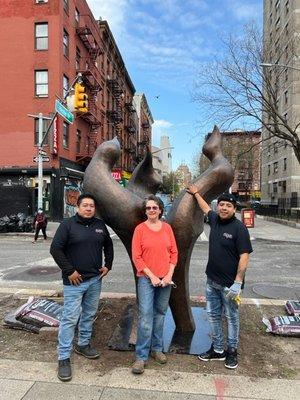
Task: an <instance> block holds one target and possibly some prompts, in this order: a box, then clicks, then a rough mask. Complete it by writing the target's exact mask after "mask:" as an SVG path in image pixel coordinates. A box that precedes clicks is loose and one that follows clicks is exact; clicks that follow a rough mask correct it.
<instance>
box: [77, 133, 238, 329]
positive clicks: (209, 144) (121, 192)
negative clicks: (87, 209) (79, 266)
mask: <svg viewBox="0 0 300 400" xmlns="http://www.w3.org/2000/svg"><path fill="white" fill-rule="evenodd" d="M120 152H121V149H120V144H119V142H118V140H117V139H113V140H110V141H107V142H104V143H102V144H101V145H100V146H99V147H98V149H97V150H96V152H95V154H94V156H93V158H92V160H91V162H90V164H89V166H88V167H87V169H86V172H85V176H84V182H83V186H84V191H85V192H89V193H91V194H93V195H94V196H95V198H96V200H97V212H98V215H99V216H100V217H101V218H102V219H103V220H104V222H105V223H106V224H107V225H108V226H110V227H111V228H112V229H113V230H114V231H115V232H116V234H117V235H118V236H119V238H120V239H121V240H122V242H123V244H124V246H125V248H126V250H127V252H128V255H129V257H130V259H131V240H132V236H133V232H134V229H135V227H136V226H137V225H138V224H139V223H140V222H142V221H144V220H145V215H144V213H143V210H142V204H143V201H144V199H145V197H146V196H147V195H149V194H151V193H152V194H155V193H156V192H157V190H158V188H159V186H160V185H161V180H160V177H159V175H158V174H157V173H156V172H155V171H154V169H153V166H152V155H151V153H150V151H149V149H148V152H147V154H146V156H145V158H144V159H143V161H142V162H141V163H140V164H139V165H138V166H137V167H136V169H135V171H134V173H133V175H132V177H131V179H130V182H129V184H128V186H127V188H123V187H122V186H121V185H120V184H119V183H118V182H116V181H115V180H114V178H113V177H112V174H111V170H112V168H113V166H114V165H115V163H116V162H117V160H118V158H119V156H120ZM203 153H204V154H205V155H206V156H207V157H208V159H209V160H210V161H211V165H210V167H209V168H208V169H207V170H206V171H205V172H204V173H203V174H202V175H200V176H199V177H198V178H196V179H195V180H194V181H193V184H195V185H196V186H197V188H198V190H199V192H200V193H201V195H202V196H203V197H204V198H205V200H206V201H207V202H210V201H211V200H212V199H214V198H215V197H216V196H217V195H218V194H220V193H222V192H224V190H226V189H227V188H228V187H229V186H230V185H231V183H232V181H233V170H232V168H231V166H230V164H229V163H228V161H227V160H226V159H225V158H224V157H223V155H222V151H221V135H220V132H219V130H218V128H217V127H214V130H213V132H212V134H211V135H210V137H209V138H208V140H207V141H206V143H205V144H204V146H203ZM167 222H168V223H169V224H170V225H171V226H172V228H173V230H174V234H175V238H176V241H177V246H178V250H179V259H178V264H177V267H176V268H175V274H174V281H175V282H176V284H177V289H176V290H172V293H171V298H170V308H171V310H172V314H173V318H174V321H175V325H176V329H177V330H178V331H181V332H192V331H193V330H194V328H195V325H194V321H193V316H192V313H191V308H190V304H189V265H190V258H191V254H192V250H193V246H194V244H195V242H196V240H197V238H198V236H199V235H200V234H201V233H202V232H203V213H202V211H201V210H200V208H199V207H198V205H197V204H196V202H195V200H194V198H193V196H191V195H190V194H189V193H187V192H186V191H182V192H181V193H180V195H179V197H178V198H177V199H176V200H175V201H174V203H173V206H172V208H171V209H170V211H169V213H168V215H167ZM133 268H134V267H133ZM134 271H135V269H134Z"/></svg>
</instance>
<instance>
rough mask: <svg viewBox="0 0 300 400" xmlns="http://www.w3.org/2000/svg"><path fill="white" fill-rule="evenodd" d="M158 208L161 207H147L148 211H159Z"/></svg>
mask: <svg viewBox="0 0 300 400" xmlns="http://www.w3.org/2000/svg"><path fill="white" fill-rule="evenodd" d="M158 209H159V207H158V206H147V207H146V211H150V210H154V211H157V210H158Z"/></svg>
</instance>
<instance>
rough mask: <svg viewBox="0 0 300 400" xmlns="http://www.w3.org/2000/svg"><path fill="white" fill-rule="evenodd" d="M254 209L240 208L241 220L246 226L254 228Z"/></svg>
mask: <svg viewBox="0 0 300 400" xmlns="http://www.w3.org/2000/svg"><path fill="white" fill-rule="evenodd" d="M254 217H255V211H254V210H252V208H244V209H243V210H242V222H243V223H244V225H245V226H246V227H247V228H254Z"/></svg>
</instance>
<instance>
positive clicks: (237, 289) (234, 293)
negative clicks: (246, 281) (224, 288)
mask: <svg viewBox="0 0 300 400" xmlns="http://www.w3.org/2000/svg"><path fill="white" fill-rule="evenodd" d="M241 290H242V282H236V281H235V282H234V284H233V285H231V286H230V288H229V289H228V292H227V294H226V296H227V297H228V298H229V299H231V300H235V298H236V297H238V296H239V294H240V293H241Z"/></svg>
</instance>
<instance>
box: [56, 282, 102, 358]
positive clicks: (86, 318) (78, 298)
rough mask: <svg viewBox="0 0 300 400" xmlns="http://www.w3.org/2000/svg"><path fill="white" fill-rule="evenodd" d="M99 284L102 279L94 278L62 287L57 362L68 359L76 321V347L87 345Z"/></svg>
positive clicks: (90, 334)
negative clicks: (62, 298) (62, 302)
mask: <svg viewBox="0 0 300 400" xmlns="http://www.w3.org/2000/svg"><path fill="white" fill-rule="evenodd" d="M101 283H102V279H100V277H99V276H95V277H93V278H91V279H88V280H86V281H84V282H82V283H81V284H80V285H79V286H73V285H64V308H63V312H62V318H61V321H60V326H59V333H58V359H59V360H65V359H66V358H70V355H71V351H72V347H73V339H74V334H75V327H76V325H77V322H78V320H79V324H78V345H79V346H85V345H87V344H89V342H90V340H91V336H92V328H93V320H94V316H95V314H96V312H97V309H98V305H99V297H100V292H101ZM79 318H80V319H79Z"/></svg>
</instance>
